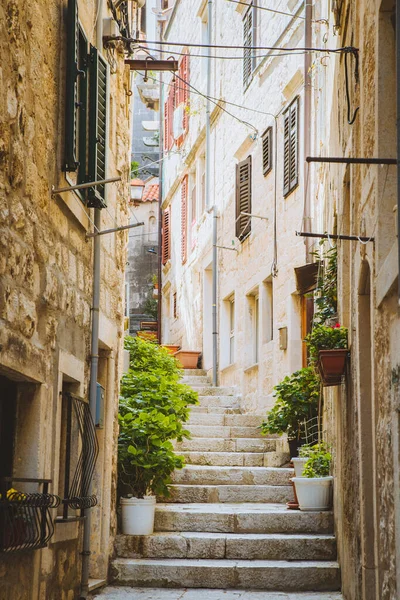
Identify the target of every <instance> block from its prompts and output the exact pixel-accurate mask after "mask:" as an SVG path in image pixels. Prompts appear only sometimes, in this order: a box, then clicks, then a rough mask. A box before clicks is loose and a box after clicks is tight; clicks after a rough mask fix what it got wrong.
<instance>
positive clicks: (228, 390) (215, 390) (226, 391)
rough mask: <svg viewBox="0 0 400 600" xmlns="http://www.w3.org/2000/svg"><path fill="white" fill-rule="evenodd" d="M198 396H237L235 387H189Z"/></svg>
mask: <svg viewBox="0 0 400 600" xmlns="http://www.w3.org/2000/svg"><path fill="white" fill-rule="evenodd" d="M191 387H192V388H193V389H194V391H195V392H197V393H198V394H199V396H238V390H237V388H235V387H212V386H210V387H205V386H202V385H192V386H191Z"/></svg>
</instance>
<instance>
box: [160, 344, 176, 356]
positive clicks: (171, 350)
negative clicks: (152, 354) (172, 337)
mask: <svg viewBox="0 0 400 600" xmlns="http://www.w3.org/2000/svg"><path fill="white" fill-rule="evenodd" d="M161 348H165V349H166V350H168V352H169V353H170V354H175V352H178V350H179V348H180V346H176V345H174V344H162V345H161Z"/></svg>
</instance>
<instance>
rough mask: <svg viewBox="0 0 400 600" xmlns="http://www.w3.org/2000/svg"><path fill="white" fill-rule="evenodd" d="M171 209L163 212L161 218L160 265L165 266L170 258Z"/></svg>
mask: <svg viewBox="0 0 400 600" xmlns="http://www.w3.org/2000/svg"><path fill="white" fill-rule="evenodd" d="M170 221H171V208H170V207H168V208H166V209H165V210H164V212H163V217H162V264H163V265H165V264H167V262H168V261H169V259H170V258H171V224H170Z"/></svg>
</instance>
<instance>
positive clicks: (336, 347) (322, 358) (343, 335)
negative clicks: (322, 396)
mask: <svg viewBox="0 0 400 600" xmlns="http://www.w3.org/2000/svg"><path fill="white" fill-rule="evenodd" d="M306 343H307V345H308V349H309V357H310V362H311V363H312V364H315V365H316V367H317V368H318V370H319V373H320V375H321V379H322V383H323V385H324V386H331V385H340V383H341V381H342V376H343V375H344V372H345V369H346V360H347V356H348V354H349V350H348V343H347V328H346V327H341V326H340V324H339V323H336V324H335V325H334V326H333V327H327V326H326V325H316V326H315V327H314V328H313V330H312V332H311V333H309V334H308V336H307V337H306Z"/></svg>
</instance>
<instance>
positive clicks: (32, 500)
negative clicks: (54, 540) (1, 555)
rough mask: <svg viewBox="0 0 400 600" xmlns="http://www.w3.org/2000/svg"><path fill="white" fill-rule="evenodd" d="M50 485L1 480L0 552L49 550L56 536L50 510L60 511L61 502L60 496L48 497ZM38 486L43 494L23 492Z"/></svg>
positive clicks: (37, 482)
mask: <svg viewBox="0 0 400 600" xmlns="http://www.w3.org/2000/svg"><path fill="white" fill-rule="evenodd" d="M50 483H51V480H50V479H22V478H18V477H16V478H12V477H5V478H3V479H1V480H0V494H1V497H0V552H19V551H23V550H37V549H39V548H44V547H45V546H47V544H48V542H49V540H50V538H51V537H52V535H53V533H54V523H53V519H52V515H51V512H50V509H51V508H57V506H59V504H60V502H61V499H60V498H59V497H58V496H56V495H54V494H49V491H48V490H49V484H50ZM13 485H15V486H16V487H17V488H18V490H17V489H15V488H14V487H13ZM35 485H36V487H37V488H38V489H39V490H40V491H38V492H31V491H26V492H25V491H23V490H24V489H27V490H28V489H29V490H31V489H32V488H33V487H34V486H35Z"/></svg>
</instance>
